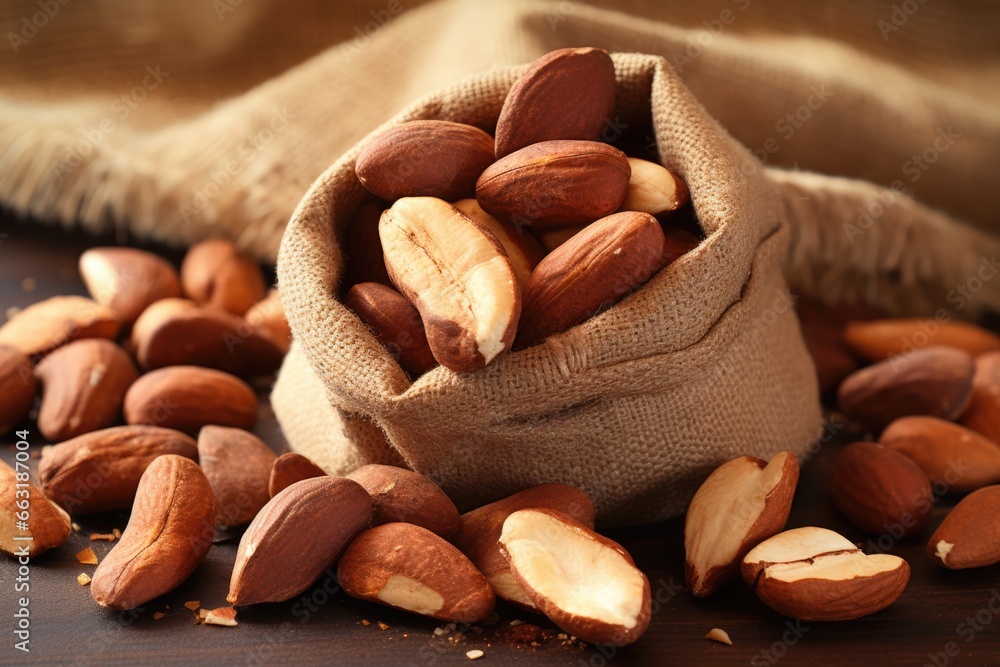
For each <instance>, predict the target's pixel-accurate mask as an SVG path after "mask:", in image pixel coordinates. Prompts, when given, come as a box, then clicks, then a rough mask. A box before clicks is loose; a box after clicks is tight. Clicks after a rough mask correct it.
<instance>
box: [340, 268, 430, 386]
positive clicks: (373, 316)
mask: <svg viewBox="0 0 1000 667" xmlns="http://www.w3.org/2000/svg"><path fill="white" fill-rule="evenodd" d="M344 305H345V306H347V307H348V308H350V309H351V310H352V311H354V314H355V315H357V316H358V317H359V318H361V321H362V322H364V323H365V324H367V325H368V327H369V328H370V329H371V330H372V332H373V333H374V334H375V337H376V338H378V339H379V342H381V343H382V345H384V346H385V348H386V349H387V350H388V351H389V353H390V354H392V355H393V356H394V357H395V358H396V361H398V362H399V365H400V367H401V368H402V369H403V370H404V371H406V372H407V373H409V374H410V375H411V376H413V377H419V376H421V375H423V374H424V373H426V372H427V371H429V370H430V369H432V368H434V367H435V366H437V361H436V360H435V359H434V355H433V354H432V353H431V348H430V345H429V344H428V343H427V336H426V335H425V334H424V323H423V321H422V320H421V319H420V313H419V312H417V309H416V308H414V307H413V304H411V303H410V302H409V301H407V300H406V297H404V296H403V295H402V294H400V293H399V292H397V291H396V290H394V289H392V288H391V287H387V286H385V285H381V284H379V283H359V284H357V285H355V286H354V287H352V288H351V289H350V290H349V291H348V292H347V296H346V297H344Z"/></svg>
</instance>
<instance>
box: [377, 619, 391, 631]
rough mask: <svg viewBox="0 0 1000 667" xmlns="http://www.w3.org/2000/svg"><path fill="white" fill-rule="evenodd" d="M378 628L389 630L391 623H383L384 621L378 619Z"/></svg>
mask: <svg viewBox="0 0 1000 667" xmlns="http://www.w3.org/2000/svg"><path fill="white" fill-rule="evenodd" d="M378 629H379V630H388V629H389V624H388V623H383V622H382V621H378Z"/></svg>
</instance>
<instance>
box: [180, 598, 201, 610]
mask: <svg viewBox="0 0 1000 667" xmlns="http://www.w3.org/2000/svg"><path fill="white" fill-rule="evenodd" d="M200 606H201V602H199V601H198V600H188V601H187V602H185V603H184V608H185V609H190V610H191V611H197V610H198V607H200Z"/></svg>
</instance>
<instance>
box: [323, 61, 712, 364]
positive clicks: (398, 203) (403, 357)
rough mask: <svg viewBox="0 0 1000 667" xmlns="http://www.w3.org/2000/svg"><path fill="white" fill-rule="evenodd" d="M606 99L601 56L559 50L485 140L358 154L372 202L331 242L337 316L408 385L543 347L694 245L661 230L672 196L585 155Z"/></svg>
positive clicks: (439, 140)
mask: <svg viewBox="0 0 1000 667" xmlns="http://www.w3.org/2000/svg"><path fill="white" fill-rule="evenodd" d="M615 88H616V87H615V71H614V63H613V62H612V60H611V57H610V56H609V55H608V53H607V52H606V51H603V50H601V49H594V48H580V49H561V50H559V51H553V52H552V53H550V54H548V55H546V56H543V57H542V58H540V59H538V60H537V61H535V62H534V63H532V65H531V66H530V67H529V68H528V70H527V71H526V72H525V73H524V74H523V75H522V76H521V78H519V79H518V80H517V82H516V83H515V84H514V85H513V87H512V88H511V89H510V92H509V93H508V95H507V98H506V100H505V101H504V104H503V108H502V110H501V112H500V117H499V120H498V121H497V126H496V137H495V139H494V137H492V136H490V135H489V134H487V133H486V132H485V131H483V130H482V129H480V128H478V127H473V126H471V125H465V124H462V123H454V122H450V121H441V120H415V121H410V122H406V123H402V124H399V125H396V126H393V127H390V128H388V129H387V130H385V131H384V132H382V133H381V134H379V135H378V136H376V137H375V138H374V139H372V140H371V141H370V142H369V143H368V144H367V145H366V146H365V147H364V149H363V150H362V151H361V154H360V155H359V156H358V159H357V162H356V165H355V172H356V174H357V177H358V179H359V180H360V181H361V183H362V184H363V185H364V186H365V188H367V189H368V191H369V192H371V194H372V195H374V196H375V197H377V198H378V200H377V201H373V202H368V203H366V204H364V205H363V206H362V207H361V209H360V210H359V211H358V212H357V214H356V215H355V216H354V217H353V219H352V220H350V221H349V222H348V224H347V228H346V229H345V230H344V232H343V238H342V247H343V249H344V252H345V254H346V255H347V258H348V262H347V267H346V270H345V272H344V278H343V283H342V285H343V289H342V291H343V293H344V294H345V296H344V303H345V304H346V305H347V306H348V307H349V308H350V309H351V310H353V311H354V312H355V314H357V315H358V317H360V318H361V319H362V321H364V323H365V324H367V325H368V326H369V327H370V328H371V329H372V330H373V332H374V333H375V335H376V336H377V337H378V338H379V340H380V341H381V342H382V343H383V344H384V345H385V346H386V347H388V348H389V349H390V351H391V352H393V353H394V354H395V355H396V357H397V359H398V361H399V364H400V366H401V367H402V368H403V369H404V370H406V371H407V372H408V373H410V374H411V375H412V376H414V377H416V376H419V375H421V374H422V373H424V372H426V371H427V370H429V369H431V368H433V367H434V366H436V365H438V364H440V365H442V366H444V367H446V368H448V369H450V370H452V371H455V372H464V371H473V370H477V369H479V368H482V367H483V366H485V365H486V364H488V363H490V362H491V361H492V360H493V359H495V358H496V357H497V356H498V355H499V354H501V353H502V352H504V351H506V350H510V349H512V348H525V347H530V346H532V345H535V344H538V343H541V342H542V341H544V340H545V339H546V338H547V337H549V336H552V335H554V334H557V333H560V332H562V331H565V330H567V329H569V328H571V327H574V326H576V325H578V324H580V323H582V322H584V321H585V320H587V319H588V318H590V317H592V316H593V315H595V314H597V313H599V312H601V311H602V310H605V309H607V308H609V307H610V306H612V305H613V304H615V303H617V302H618V301H620V300H622V299H623V298H625V297H626V296H628V295H629V294H631V293H632V292H633V291H635V290H636V289H638V288H639V287H640V286H641V285H643V284H644V283H645V282H646V281H648V280H649V279H650V278H651V277H652V276H653V275H655V274H656V273H657V272H658V271H659V270H660V269H662V268H663V267H664V266H666V265H667V264H669V263H670V262H671V261H673V260H675V259H676V258H677V257H679V256H680V255H682V254H684V253H685V252H687V251H689V250H691V249H692V248H694V247H695V246H697V245H698V242H699V240H698V238H697V237H696V236H694V235H693V234H691V233H690V232H687V231H685V230H683V229H681V228H680V227H677V226H675V225H673V224H671V223H670V222H669V216H667V215H666V214H669V213H671V212H673V211H676V210H677V209H679V208H680V207H682V206H683V205H684V204H686V203H687V201H688V199H689V195H688V190H687V187H686V186H685V184H684V183H683V182H682V181H681V180H680V179H678V178H677V176H675V175H674V174H672V173H671V172H670V171H668V170H667V169H665V168H664V167H662V166H660V165H658V164H655V163H653V162H650V161H647V160H643V159H640V158H638V157H628V156H627V155H626V154H625V153H624V152H622V151H621V150H619V149H618V148H615V147H614V146H611V145H610V144H608V143H604V142H601V141H597V140H595V139H596V138H597V137H599V136H600V135H601V134H602V131H603V130H605V129H606V127H607V126H608V124H609V123H610V122H611V120H612V117H613V114H614V110H615V98H616V89H615ZM473 197H475V198H473ZM656 216H659V217H660V219H661V220H662V222H661V220H658V219H657V217H656Z"/></svg>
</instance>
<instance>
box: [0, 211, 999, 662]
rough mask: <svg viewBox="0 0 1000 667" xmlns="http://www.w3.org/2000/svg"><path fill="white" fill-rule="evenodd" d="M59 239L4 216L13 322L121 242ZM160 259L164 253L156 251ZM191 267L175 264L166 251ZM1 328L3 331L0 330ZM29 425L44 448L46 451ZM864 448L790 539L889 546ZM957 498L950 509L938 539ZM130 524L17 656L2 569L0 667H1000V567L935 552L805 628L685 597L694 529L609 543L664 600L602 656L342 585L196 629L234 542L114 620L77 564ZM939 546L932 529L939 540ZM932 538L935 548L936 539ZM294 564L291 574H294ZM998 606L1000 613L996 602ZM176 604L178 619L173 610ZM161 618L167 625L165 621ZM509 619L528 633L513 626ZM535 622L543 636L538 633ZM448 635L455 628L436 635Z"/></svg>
mask: <svg viewBox="0 0 1000 667" xmlns="http://www.w3.org/2000/svg"><path fill="white" fill-rule="evenodd" d="M114 242H115V239H114V238H112V237H105V238H101V239H96V240H95V239H94V238H92V237H86V236H83V235H82V234H76V233H69V232H65V231H62V230H59V229H57V228H53V227H43V226H40V225H33V226H26V225H25V224H24V222H23V221H21V220H18V219H16V218H15V217H14V216H11V215H10V214H5V215H0V318H3V317H4V312H5V311H6V310H7V309H8V308H11V307H24V306H27V305H29V304H30V303H32V302H34V301H37V300H40V299H42V298H44V297H47V296H50V295H55V294H83V293H84V289H83V286H82V284H81V283H80V281H79V279H78V277H77V275H76V268H75V267H76V258H77V256H78V255H79V253H80V252H81V251H82V250H84V249H85V248H87V247H88V246H91V245H95V244H109V243H114ZM154 249H156V250H161V251H162V250H163V249H162V248H154ZM166 254H167V255H168V256H169V257H171V258H172V259H175V260H176V259H179V257H180V255H179V253H177V252H175V251H174V252H169V251H168V252H166ZM0 321H3V320H2V319H0ZM25 427H26V428H28V429H30V436H29V441H30V443H31V449H32V451H33V452H35V453H37V452H38V451H39V450H40V449H41V447H42V446H43V445H44V444H45V442H44V441H43V439H42V438H41V436H40V435H38V433H37V431H36V430H35V429H34V426H33V424H31V423H26V424H25ZM257 432H258V434H259V435H261V436H262V437H263V438H264V439H265V440H266V441H267V442H268V443H270V444H271V445H272V446H273V447H274V448H275V450H277V451H283V450H284V449H285V447H286V445H285V442H284V440H283V438H282V436H281V432H280V429H279V428H278V426H277V424H276V423H275V420H274V417H273V415H272V413H271V412H270V410H269V409H268V407H267V405H266V400H263V396H262V402H261V419H260V423H259V425H258V427H257ZM851 440H852V437H851V435H850V434H849V433H847V431H846V429H841V430H840V432H839V433H838V434H837V435H836V437H834V438H833V439H832V440H831V441H830V442H828V443H826V444H824V445H823V446H822V447H821V448H820V449H819V451H818V452H817V453H816V455H815V456H814V457H812V458H811V460H809V461H808V462H807V463H806V465H805V466H804V469H803V475H802V480H801V482H800V484H799V489H798V493H797V495H796V497H795V504H794V507H793V510H792V515H791V519H790V520H789V524H788V526H789V527H796V526H804V525H817V526H825V527H828V528H832V529H834V530H837V531H840V532H842V533H843V534H844V535H846V536H848V537H849V538H850V539H852V540H856V541H858V542H859V543H861V544H863V545H865V548H866V550H868V551H871V550H872V549H873V548H875V549H878V548H879V547H878V545H876V544H874V543H873V542H870V540H872V539H873V538H872V536H869V535H865V534H863V533H862V532H860V531H858V530H856V529H854V528H853V527H851V526H850V525H849V524H847V523H846V521H844V520H843V519H842V518H841V517H839V516H837V514H836V513H835V512H834V511H833V510H832V508H831V506H830V503H829V497H828V492H827V476H828V471H829V468H830V463H831V461H832V459H833V457H834V456H835V454H836V451H837V449H838V448H840V447H842V446H843V445H844V444H847V443H848V442H850V441H851ZM0 441H2V443H3V447H2V448H0V451H2V453H3V458H4V459H5V460H7V461H8V462H9V461H11V460H12V459H13V451H14V450H13V442H14V438H13V435H7V436H2V437H0ZM954 502H955V499H953V498H943V499H941V501H940V502H939V503H938V506H937V508H936V510H935V518H934V521H933V522H932V526H931V528H933V527H934V526H936V525H937V523H938V522H939V521H940V520H941V518H942V517H943V515H944V513H945V511H946V508H948V507H950V506H952V505H953V504H954ZM126 519H127V516H126V515H125V514H124V513H122V514H119V515H112V516H104V517H99V518H95V519H87V520H82V519H80V520H78V521H79V523H80V524H81V526H82V530H81V532H79V533H75V534H73V535H72V537H71V538H70V541H69V542H68V543H67V544H66V545H64V546H63V547H61V548H59V549H55V550H53V551H51V552H49V553H47V554H45V555H43V556H41V557H39V558H37V559H35V560H33V561H32V562H31V564H30V573H29V583H30V592H29V593H28V595H29V596H30V605H29V608H30V614H31V615H30V632H31V635H30V637H31V641H30V648H31V651H30V653H27V654H25V653H22V652H21V651H18V650H15V649H14V643H15V641H16V640H15V637H14V635H13V630H14V629H15V621H14V618H13V613H14V609H15V600H16V599H17V598H18V597H20V596H21V595H23V593H17V594H15V592H14V586H15V583H16V582H15V579H16V578H17V577H18V566H17V564H16V563H15V562H14V561H13V560H12V559H8V558H2V559H0V590H2V593H0V637H2V642H3V645H0V664H31V665H81V666H82V665H136V664H150V665H188V664H209V665H271V664H274V665H283V664H294V665H312V664H317V665H318V664H334V663H335V664H345V665H355V664H357V665H427V666H429V665H447V664H468V663H469V658H467V657H466V652H467V651H470V650H473V649H481V650H482V651H483V652H484V654H485V655H484V657H483V658H481V659H480V660H479V661H478V663H477V664H482V665H488V664H494V665H508V664H518V665H580V666H581V667H582V666H584V665H592V666H595V667H599V666H601V665H608V664H613V665H622V666H625V665H701V664H706V665H748V664H749V665H752V666H758V667H759V666H765V665H776V664H779V663H780V664H783V665H832V664H854V665H880V666H887V665H916V666H921V665H927V664H930V665H936V666H937V667H943V666H944V665H962V666H970V665H998V664H1000V619H996V618H994V616H993V613H992V612H991V609H1000V567H996V566H995V567H992V568H986V569H981V570H972V571H964V572H962V571H958V572H952V571H947V570H944V569H940V568H938V567H936V566H934V565H932V564H931V562H930V560H929V558H928V557H927V556H926V555H925V554H924V541H917V542H904V543H898V544H897V543H895V542H894V541H892V540H886V542H885V543H883V545H882V547H884V548H887V550H888V551H889V552H891V553H894V554H896V555H899V556H901V557H903V558H905V559H906V560H907V561H908V562H909V563H910V566H911V567H912V569H913V574H912V578H911V580H910V584H909V587H908V588H907V590H906V592H905V593H904V594H903V596H902V597H901V598H900V600H899V601H898V602H897V603H896V604H894V605H893V606H892V607H890V608H889V609H887V610H885V611H883V612H881V613H878V614H875V615H873V616H870V617H868V618H864V619H860V620H857V621H853V622H848V623H809V624H804V623H799V622H796V621H792V620H789V619H787V618H785V617H783V616H781V615H780V614H777V613H775V612H773V611H771V610H770V609H768V608H767V607H765V606H764V605H763V603H761V602H760V601H759V600H757V598H756V597H755V595H754V594H753V593H752V592H751V591H750V590H749V588H748V587H746V586H745V585H743V584H742V582H740V583H737V584H733V585H731V586H730V587H729V588H727V589H726V590H724V591H723V592H721V593H719V594H717V595H715V596H714V597H712V598H710V599H707V600H697V599H695V598H694V597H692V596H691V595H690V594H689V593H688V592H687V591H686V590H685V589H684V568H683V548H682V521H680V520H673V521H668V522H666V523H662V524H657V525H652V526H645V527H642V528H635V529H628V530H614V531H610V532H609V535H610V536H611V537H613V538H614V539H617V540H619V541H620V542H621V543H622V544H623V545H624V546H625V547H626V548H627V549H628V550H629V551H630V552H631V554H632V555H633V556H634V558H635V561H636V564H637V565H638V566H639V567H640V568H641V569H642V570H643V571H644V572H645V573H646V574H647V575H648V576H649V579H650V582H651V584H652V589H653V594H654V599H655V600H654V603H653V612H654V613H653V618H652V623H651V625H650V628H649V631H648V632H647V633H646V634H645V635H644V636H643V637H642V638H641V639H640V640H639V641H638V642H637V643H636V644H634V645H633V646H630V647H627V648H624V649H618V650H614V649H610V650H609V649H601V648H597V647H591V646H582V645H580V644H579V643H578V642H567V641H563V640H560V639H559V637H558V635H557V633H558V629H556V628H555V626H553V625H552V624H551V623H549V622H548V621H546V620H545V619H544V618H542V617H537V616H533V615H531V614H526V613H524V612H520V611H517V610H515V609H513V608H511V607H507V606H504V605H498V607H497V611H498V614H499V620H497V621H496V622H495V623H493V624H490V625H486V624H481V625H478V626H474V627H469V628H461V627H460V628H454V627H450V628H449V627H446V626H445V625H444V624H443V623H440V622H437V621H434V620H432V619H426V618H422V617H419V616H414V615H410V614H406V613H403V612H398V611H394V610H391V609H388V608H386V607H381V606H377V605H374V604H368V603H364V602H360V601H358V600H353V599H350V598H347V597H346V596H345V595H344V594H343V593H340V592H339V591H338V590H337V588H336V581H335V580H334V579H332V578H330V577H327V578H326V579H324V580H322V581H320V582H319V583H318V584H317V585H316V586H314V588H312V589H311V590H310V591H308V592H307V593H305V594H303V595H302V596H301V597H300V598H299V599H296V600H292V601H289V602H286V603H283V604H271V605H262V606H259V607H257V608H252V609H248V610H241V611H240V613H239V619H238V620H239V627H236V628H225V627H214V626H204V625H195V624H194V614H193V613H192V612H191V611H188V610H186V609H185V608H184V607H183V603H184V602H185V601H188V600H199V601H200V602H201V603H202V605H203V606H205V607H208V608H212V607H215V606H223V605H225V604H226V602H225V596H226V592H227V589H228V583H229V574H230V570H231V568H232V564H233V559H234V555H235V551H236V544H235V543H234V542H230V543H222V544H217V545H216V546H214V547H213V548H212V550H211V552H210V553H209V555H208V558H207V560H206V561H205V563H204V564H203V565H202V566H201V567H199V568H198V570H197V571H196V572H195V574H194V575H193V576H192V577H191V578H190V579H188V580H187V581H186V582H185V583H184V584H182V585H181V586H180V587H179V588H178V589H176V590H174V591H172V592H171V593H169V594H168V595H165V596H164V597H162V598H160V599H157V600H154V601H153V602H150V603H149V604H147V605H145V607H143V608H142V609H139V610H135V611H134V612H122V613H114V612H110V611H107V610H105V609H102V608H100V607H98V606H97V604H96V603H94V601H93V600H92V599H91V597H90V591H89V590H88V588H86V587H81V586H79V585H78V584H77V583H76V576H77V574H79V573H81V572H87V573H92V572H93V570H94V567H93V566H87V565H80V564H79V563H78V562H77V561H76V559H75V557H74V554H75V553H76V552H77V551H79V550H80V549H82V548H84V547H85V546H93V547H94V550H95V552H97V554H98V557H103V556H104V554H106V553H107V552H108V551H109V550H110V549H111V547H112V544H111V543H108V542H90V541H89V539H88V535H89V533H91V532H106V531H109V530H110V529H111V528H114V527H118V528H124V527H125V523H126ZM927 534H928V535H929V534H930V530H928V533H927ZM925 539H926V538H925ZM290 566H292V565H291V564H290ZM991 602H992V604H991ZM168 606H169V609H168ZM156 612H163V613H164V616H163V617H162V618H159V619H154V613H156ZM512 621H523V623H522V624H520V625H517V624H515V625H511V622H512ZM529 624H530V625H529ZM713 627H719V628H723V629H725V630H726V631H728V632H729V634H730V636H731V637H732V640H733V646H726V645H723V644H718V643H715V642H712V641H708V640H706V639H705V638H704V636H705V634H706V633H707V632H708V631H709V630H710V629H711V628H713ZM438 628H444V631H443V632H442V631H440V630H439V631H438V633H437V634H436V633H435V630H436V629H438Z"/></svg>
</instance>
